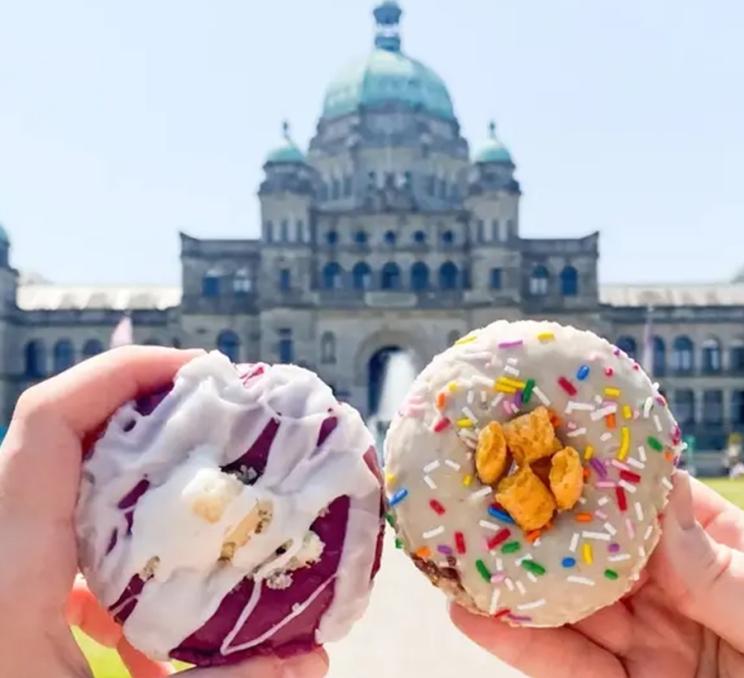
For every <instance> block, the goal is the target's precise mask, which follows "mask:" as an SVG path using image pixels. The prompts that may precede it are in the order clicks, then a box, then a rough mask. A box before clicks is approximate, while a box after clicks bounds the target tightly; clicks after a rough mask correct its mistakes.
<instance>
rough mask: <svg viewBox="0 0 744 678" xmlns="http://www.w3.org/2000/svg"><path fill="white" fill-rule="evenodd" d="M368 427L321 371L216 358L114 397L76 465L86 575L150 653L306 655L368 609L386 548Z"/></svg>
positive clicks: (204, 662)
mask: <svg viewBox="0 0 744 678" xmlns="http://www.w3.org/2000/svg"><path fill="white" fill-rule="evenodd" d="M382 506H383V505H382V489H381V478H380V473H379V469H378V467H377V461H376V455H375V452H374V447H373V440H372V436H371V434H370V433H369V431H368V430H367V429H366V427H365V426H364V423H363V422H362V419H361V417H360V416H359V414H358V412H356V410H354V409H353V408H351V407H350V406H348V405H346V404H342V403H339V402H338V401H337V400H336V399H335V398H334V396H333V394H332V392H331V389H330V388H329V387H328V386H327V385H326V384H324V383H323V382H322V381H321V380H320V379H319V378H318V377H317V376H316V375H315V374H314V373H312V372H310V371H308V370H305V369H302V368H300V367H296V366H294V365H274V366H269V365H265V364H255V365H239V366H235V365H233V364H231V363H230V362H229V361H228V360H227V359H226V358H225V357H224V356H222V355H221V354H218V353H210V354H209V355H206V356H204V357H201V358H197V359H196V360H193V361H192V362H190V363H188V364H187V365H186V366H185V367H183V368H182V369H181V370H180V371H179V373H178V374H177V375H176V378H175V380H174V382H173V384H171V385H169V386H168V387H167V388H164V389H162V390H160V391H157V392H154V393H149V394H143V395H142V396H141V397H139V398H138V399H137V400H136V401H134V402H131V403H128V404H126V405H124V406H123V407H121V408H120V409H119V410H118V411H117V412H116V413H115V414H114V416H113V417H112V418H111V420H110V421H109V424H108V426H107V428H106V431H105V432H104V434H103V435H102V436H101V437H100V438H99V439H98V440H97V441H96V443H95V444H94V446H93V448H92V450H91V453H90V454H89V455H88V456H87V458H86V460H85V462H84V466H83V476H82V481H81V488H80V497H79V500H78V507H77V516H76V518H77V534H78V542H79V552H80V566H81V570H82V572H83V574H84V575H85V578H86V580H87V582H88V585H89V586H90V588H91V589H92V590H93V592H94V593H95V594H96V595H97V596H98V598H99V600H100V601H101V602H102V603H103V604H104V605H105V606H106V607H107V608H108V609H109V610H110V611H111V613H112V614H113V615H114V617H115V618H116V619H117V620H118V621H119V622H120V623H121V624H122V625H123V629H124V635H125V636H126V637H127V639H128V640H129V641H130V642H131V643H132V644H133V645H134V646H135V647H136V648H138V649H139V650H141V651H142V652H144V653H145V654H147V655H148V656H150V657H152V658H154V659H180V660H183V661H186V662H190V663H193V664H197V665H199V666H216V665H220V664H228V663H233V662H237V661H241V660H243V659H246V658H248V657H251V656H254V655H259V654H268V653H271V654H277V655H280V656H287V655H292V654H295V653H299V652H306V651H308V650H311V649H312V648H314V647H317V646H318V645H321V644H323V643H325V642H326V641H333V640H337V639H339V638H341V637H343V636H344V635H345V634H346V633H347V632H348V630H349V629H350V627H351V626H352V624H353V623H354V622H355V621H356V620H357V619H358V618H359V617H360V616H361V615H362V614H363V612H364V610H365V608H366V605H367V601H368V598H369V594H370V590H371V587H372V579H373V577H374V576H375V574H376V573H377V570H378V569H379V565H380V556H381V550H382V534H383V521H382Z"/></svg>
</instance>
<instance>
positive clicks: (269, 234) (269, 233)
mask: <svg viewBox="0 0 744 678" xmlns="http://www.w3.org/2000/svg"><path fill="white" fill-rule="evenodd" d="M264 233H265V237H266V242H272V241H273V240H274V222H273V221H267V222H266V224H265V225H264Z"/></svg>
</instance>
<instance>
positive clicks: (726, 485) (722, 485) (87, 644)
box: [75, 478, 744, 678]
mask: <svg viewBox="0 0 744 678" xmlns="http://www.w3.org/2000/svg"><path fill="white" fill-rule="evenodd" d="M704 482H705V484H706V485H708V486H709V487H712V488H713V489H714V490H715V491H716V492H718V493H719V494H721V495H722V496H724V497H726V499H728V500H729V501H731V502H733V503H734V504H736V505H737V506H739V507H740V508H742V509H744V479H742V480H729V479H728V478H706V479H705V480H704ZM75 637H76V638H77V640H78V643H79V644H80V647H82V648H83V652H84V653H85V656H86V657H87V658H88V661H89V662H90V664H91V666H92V667H93V674H94V676H95V678H129V674H128V673H127V671H126V669H125V668H124V665H123V664H122V663H121V661H120V660H119V657H118V655H117V654H116V652H114V651H113V650H109V649H107V648H105V647H102V646H101V645H99V644H98V643H96V642H94V641H92V640H90V638H87V637H86V636H84V635H83V634H82V633H79V632H76V633H75Z"/></svg>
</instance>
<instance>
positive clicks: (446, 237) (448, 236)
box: [442, 230, 455, 245]
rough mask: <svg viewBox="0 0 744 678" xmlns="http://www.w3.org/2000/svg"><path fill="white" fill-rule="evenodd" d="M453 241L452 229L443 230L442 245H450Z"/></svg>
mask: <svg viewBox="0 0 744 678" xmlns="http://www.w3.org/2000/svg"><path fill="white" fill-rule="evenodd" d="M453 242H455V234H454V233H453V232H452V231H449V230H448V231H444V233H442V243H443V244H444V245H451V244H452V243H453Z"/></svg>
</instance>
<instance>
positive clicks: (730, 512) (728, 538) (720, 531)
mask: <svg viewBox="0 0 744 678" xmlns="http://www.w3.org/2000/svg"><path fill="white" fill-rule="evenodd" d="M677 473H684V472H683V471H677ZM685 475H687V474H686V473H685ZM688 478H689V484H690V491H691V494H692V505H693V511H694V513H695V519H696V520H697V521H698V522H699V523H700V524H701V525H702V526H703V528H704V529H705V531H706V532H707V533H708V534H709V535H710V536H711V537H713V539H714V540H715V541H717V542H719V543H720V544H726V546H730V547H731V548H734V549H737V550H739V551H742V550H744V511H742V510H741V509H740V508H739V507H738V506H735V505H734V504H732V503H731V502H730V501H727V500H726V499H724V498H723V497H722V496H721V495H720V494H718V492H716V491H715V490H713V489H711V488H710V487H708V486H707V485H705V484H704V483H701V482H700V481H699V480H697V479H696V478H692V477H691V476H688Z"/></svg>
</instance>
